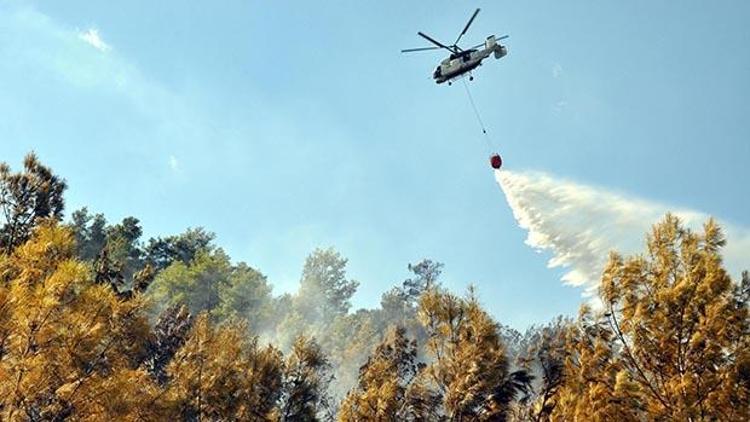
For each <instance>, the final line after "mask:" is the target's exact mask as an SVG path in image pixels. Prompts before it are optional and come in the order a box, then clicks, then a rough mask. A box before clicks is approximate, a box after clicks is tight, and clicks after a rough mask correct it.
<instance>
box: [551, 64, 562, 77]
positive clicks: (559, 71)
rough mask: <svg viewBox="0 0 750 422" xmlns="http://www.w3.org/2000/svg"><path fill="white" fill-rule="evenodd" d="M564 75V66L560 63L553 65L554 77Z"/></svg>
mask: <svg viewBox="0 0 750 422" xmlns="http://www.w3.org/2000/svg"><path fill="white" fill-rule="evenodd" d="M562 75H563V67H562V65H560V63H555V64H553V65H552V77H553V78H555V79H557V78H559V77H560V76H562Z"/></svg>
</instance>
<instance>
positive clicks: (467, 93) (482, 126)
mask: <svg viewBox="0 0 750 422" xmlns="http://www.w3.org/2000/svg"><path fill="white" fill-rule="evenodd" d="M461 81H462V82H463V83H464V88H466V95H468V97H469V102H470V103H471V108H472V109H473V110H474V115H475V116H477V122H479V127H480V128H481V129H482V134H483V135H484V141H485V142H486V143H487V149H488V151H489V153H490V154H492V151H493V148H492V141H491V140H490V136H489V135H488V134H487V128H486V127H485V126H484V122H483V121H482V116H480V115H479V110H478V109H477V106H476V104H474V97H472V96H471V91H469V84H468V83H466V78H461Z"/></svg>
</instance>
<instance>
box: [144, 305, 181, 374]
mask: <svg viewBox="0 0 750 422" xmlns="http://www.w3.org/2000/svg"><path fill="white" fill-rule="evenodd" d="M191 327H192V318H191V316H190V314H189V313H188V311H187V308H186V307H185V306H184V305H180V306H172V307H169V308H167V309H166V310H165V311H164V312H162V314H161V315H159V319H158V320H157V321H156V324H154V329H153V332H152V334H151V336H150V338H149V339H148V341H147V343H146V353H145V357H144V361H143V363H142V365H143V367H145V368H146V370H148V372H149V374H151V376H152V377H154V379H156V381H157V382H159V384H161V385H164V384H166V383H167V381H168V378H167V372H166V368H167V365H168V364H169V362H170V361H171V360H172V358H173V357H174V355H175V353H177V350H179V349H180V347H182V345H183V344H185V340H186V339H187V336H188V334H189V332H190V329H191Z"/></svg>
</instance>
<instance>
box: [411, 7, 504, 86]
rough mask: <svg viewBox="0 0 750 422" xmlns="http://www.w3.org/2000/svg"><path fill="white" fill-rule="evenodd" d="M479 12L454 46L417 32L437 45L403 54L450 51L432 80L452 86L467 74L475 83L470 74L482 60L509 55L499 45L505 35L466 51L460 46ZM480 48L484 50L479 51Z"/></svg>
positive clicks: (490, 39)
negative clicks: (492, 56)
mask: <svg viewBox="0 0 750 422" xmlns="http://www.w3.org/2000/svg"><path fill="white" fill-rule="evenodd" d="M479 10H480V9H477V10H475V11H474V14H473V15H471V18H470V19H469V22H468V23H467V24H466V26H465V27H464V30H463V31H461V33H460V34H459V35H458V38H456V42H454V43H453V45H449V46H448V45H445V44H443V43H441V42H439V41H437V40H435V39H434V38H432V37H430V36H429V35H427V34H425V33H423V32H417V35H419V36H420V37H422V38H424V39H426V40H427V41H429V42H431V43H432V44H435V46H433V47H419V48H407V49H405V50H401V52H402V53H412V52H415V51H427V50H439V49H445V50H448V51H450V52H451V54H450V56H448V58H446V59H444V60H443V61H442V62H440V65H438V67H437V68H435V71H434V72H433V73H432V78H433V79H434V80H435V82H436V83H438V84H441V83H443V82H448V85H450V84H451V81H452V80H454V79H456V78H458V77H459V76H461V75H464V74H466V73H469V80H470V81H473V80H474V76H473V75H472V74H471V73H470V72H471V71H472V70H474V69H476V68H477V67H479V66H481V65H482V60H484V59H486V58H487V57H489V56H490V55H492V54H494V55H495V59H500V58H502V57H504V56H505V55H507V54H508V49H507V48H506V47H505V46H504V45H502V44H498V41H501V40H504V39H506V38H508V35H503V36H501V37H499V38H495V36H494V35H490V36H489V37H487V39H486V40H485V41H484V42H483V43H482V44H477V45H475V46H473V47H471V48H468V49H466V50H464V49H462V48H461V47H459V46H458V42H459V41H461V37H463V36H464V34H466V31H468V30H469V26H471V24H472V22H474V19H475V18H476V17H477V15H478V14H479ZM480 47H484V48H482V49H479V48H480Z"/></svg>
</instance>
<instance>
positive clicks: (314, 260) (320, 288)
mask: <svg viewBox="0 0 750 422" xmlns="http://www.w3.org/2000/svg"><path fill="white" fill-rule="evenodd" d="M346 263H347V259H346V258H343V257H342V256H341V254H339V253H338V252H336V251H335V250H333V248H329V249H316V250H315V251H313V253H312V254H310V256H308V257H307V259H306V260H305V265H304V268H303V269H302V280H301V281H300V290H299V293H298V295H297V301H296V308H297V311H298V312H300V313H301V314H302V315H304V316H305V317H306V318H309V319H319V318H323V319H325V320H328V319H331V318H332V317H333V316H335V315H344V314H346V313H347V312H348V311H349V307H350V306H351V297H352V295H354V293H355V292H356V291H357V287H358V286H359V283H358V282H357V281H354V280H350V279H347V278H346Z"/></svg>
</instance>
